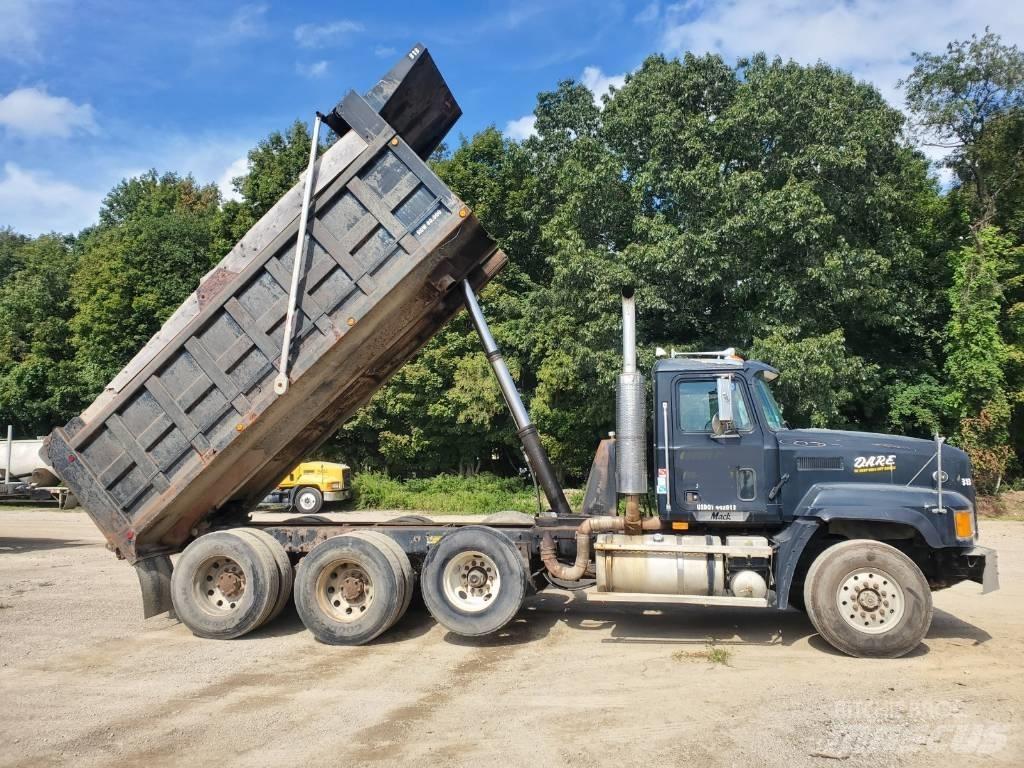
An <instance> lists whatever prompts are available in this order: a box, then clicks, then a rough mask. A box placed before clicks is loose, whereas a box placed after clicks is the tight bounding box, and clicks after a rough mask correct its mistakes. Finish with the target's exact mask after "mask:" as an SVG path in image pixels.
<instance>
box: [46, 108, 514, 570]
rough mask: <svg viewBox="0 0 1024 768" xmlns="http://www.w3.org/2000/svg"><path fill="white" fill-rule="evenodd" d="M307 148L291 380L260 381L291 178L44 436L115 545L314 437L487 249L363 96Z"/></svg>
mask: <svg viewBox="0 0 1024 768" xmlns="http://www.w3.org/2000/svg"><path fill="white" fill-rule="evenodd" d="M336 111H337V112H339V114H341V115H342V116H343V117H344V120H345V122H346V124H347V125H348V126H349V127H350V128H351V130H350V131H348V132H347V133H346V134H345V135H344V136H343V137H342V138H341V139H340V140H339V141H338V142H336V143H335V144H334V145H333V146H332V147H331V148H330V149H328V150H327V151H326V152H325V153H324V154H323V156H322V157H321V158H320V159H319V161H318V170H317V175H316V182H317V183H316V189H315V193H314V202H313V209H312V210H311V212H310V219H311V227H310V233H311V237H310V247H309V249H308V252H307V256H306V260H305V264H304V272H303V280H302V282H301V284H300V290H299V295H298V300H297V306H298V313H297V314H298V321H297V326H296V330H295V335H294V340H293V342H292V347H291V349H292V358H291V363H290V366H289V371H290V378H291V381H292V384H291V387H290V389H289V391H288V393H287V394H285V395H284V396H282V397H277V396H276V395H275V394H274V390H273V380H274V376H275V375H276V373H277V369H276V364H277V359H278V357H279V356H280V350H281V344H282V337H283V324H284V318H285V314H286V311H287V303H288V287H289V281H290V275H291V271H292V260H293V258H294V253H295V240H296V235H297V232H298V219H299V212H300V210H299V209H300V207H301V187H302V183H303V182H302V181H301V180H300V182H299V183H298V184H297V185H296V187H295V188H293V189H292V190H291V191H290V192H288V193H287V194H286V195H285V196H284V197H283V198H282V199H281V201H279V202H278V204H277V205H275V206H274V208H273V209H271V211H269V212H268V213H267V215H266V216H264V217H263V219H261V220H260V222H258V223H257V224H256V225H255V226H254V227H253V229H252V230H250V232H249V233H247V234H246V235H245V237H243V238H242V240H241V241H240V242H239V243H238V245H236V246H235V248H234V249H232V251H231V252H230V253H229V254H228V255H227V256H226V257H225V258H224V259H223V260H222V261H221V263H220V264H218V265H217V267H215V268H214V269H213V270H211V272H210V273H209V274H208V275H206V277H205V278H204V279H203V281H202V282H201V283H200V285H199V287H198V289H197V290H196V292H195V293H194V294H192V295H191V296H190V297H189V298H188V299H186V301H185V302H184V303H183V305H182V307H181V308H179V310H178V311H177V312H175V314H174V315H173V316H172V317H171V318H170V319H169V320H168V321H167V323H166V324H165V325H164V327H163V328H162V329H161V330H160V332H159V333H158V334H157V335H156V336H154V338H153V339H152V340H151V341H150V342H149V343H148V344H147V345H146V347H145V348H144V349H143V350H141V351H140V353H139V354H138V355H137V356H136V357H135V358H134V359H133V360H132V361H131V362H130V363H129V364H128V365H127V366H126V367H125V369H124V370H122V372H121V373H120V374H118V376H116V377H115V378H114V380H113V381H112V382H111V384H110V385H109V386H108V388H107V389H106V390H105V391H104V392H103V394H101V395H100V397H98V398H97V400H96V401H95V402H94V403H93V404H92V405H91V406H90V407H89V408H88V409H86V411H85V412H84V413H83V414H82V415H81V416H80V417H77V418H76V419H73V420H72V421H71V422H70V423H69V424H68V425H67V426H66V427H65V428H63V429H56V430H54V432H53V434H52V435H51V436H50V438H49V439H48V441H47V444H46V447H45V448H44V452H45V454H46V455H47V456H48V457H49V458H50V460H51V462H52V463H53V466H54V467H55V469H56V471H57V472H58V474H60V476H61V477H62V478H63V479H64V481H65V483H66V484H67V485H68V487H70V488H71V489H72V491H74V492H75V494H76V495H77V496H78V498H79V501H80V502H81V504H82V506H83V507H84V508H85V509H86V510H87V511H88V512H89V513H90V515H91V516H92V517H93V519H94V520H95V521H96V523H97V525H98V526H99V527H100V529H101V530H102V531H103V533H104V534H105V535H106V537H107V539H108V541H109V542H110V543H111V544H112V545H113V546H114V547H115V548H116V549H117V551H118V552H119V553H120V554H121V555H122V556H124V557H126V558H128V559H129V560H132V561H135V560H136V559H138V558H140V557H145V556H147V555H152V554H154V553H158V552H165V551H173V550H176V549H178V548H180V546H181V544H182V543H183V542H184V541H185V540H186V539H188V538H189V537H190V536H191V535H192V534H191V531H192V529H193V528H194V527H195V526H196V525H197V524H199V522H200V521H201V520H202V519H203V518H204V517H206V516H208V515H210V514H211V513H214V512H216V511H218V510H223V509H226V508H230V507H232V506H239V507H245V506H247V505H252V504H254V503H256V502H258V501H259V499H261V498H262V497H263V495H264V494H265V493H266V492H267V491H268V490H270V489H271V488H273V486H274V485H275V484H276V483H277V481H278V480H280V478H281V477H282V476H283V475H284V473H285V472H286V471H287V470H288V468H289V467H290V466H291V465H292V464H294V463H295V461H296V460H297V459H298V458H300V457H301V456H302V455H304V454H305V453H307V452H308V451H309V450H311V449H312V448H314V447H316V446H317V445H319V444H320V443H322V442H323V441H324V440H326V439H327V438H328V437H329V436H330V435H331V434H332V433H333V431H334V430H335V429H336V428H337V427H338V426H339V425H340V423H341V422H342V421H343V420H344V419H346V418H347V417H348V416H350V415H351V414H352V413H353V412H354V411H355V410H356V408H358V407H359V406H360V405H361V404H363V403H364V402H365V401H366V400H367V399H368V398H369V396H370V395H371V394H372V393H373V392H374V391H375V390H376V389H377V388H379V387H380V386H381V385H382V384H383V383H384V382H385V381H386V380H387V378H388V377H389V376H390V375H391V374H392V373H393V372H394V371H395V370H397V368H398V367H399V366H401V365H402V364H403V363H404V362H405V361H406V360H408V359H409V358H410V357H411V356H412V355H413V354H415V352H416V351H417V350H418V349H419V348H420V347H421V346H422V345H423V344H424V343H426V341H427V340H429V339H430V338H431V337H432V336H433V335H434V334H435V333H436V332H437V330H438V329H439V328H440V327H441V326H442V325H443V324H444V323H445V322H447V320H448V319H449V318H450V317H451V316H452V315H453V314H454V313H455V312H457V311H458V309H459V308H460V306H461V300H460V293H459V291H458V282H459V281H461V280H463V279H469V280H470V281H471V282H472V283H474V285H476V286H477V287H481V286H482V285H484V284H485V283H486V282H487V281H488V280H489V279H490V278H491V277H492V276H493V275H494V274H495V273H496V272H497V270H498V269H500V268H501V266H502V265H503V264H504V261H505V257H504V254H502V253H501V252H500V251H499V250H498V249H497V247H496V245H495V244H494V242H493V241H492V240H491V239H490V238H489V237H488V236H487V235H486V233H484V232H483V230H482V229H481V227H480V226H479V223H478V222H477V220H476V218H475V217H474V216H473V214H472V213H471V212H470V211H469V210H468V209H467V208H466V206H465V205H464V203H463V202H462V201H461V200H459V199H458V198H457V197H456V196H455V195H454V194H453V193H452V192H451V190H450V189H448V188H447V187H446V186H445V185H444V183H443V182H441V181H440V179H438V178H437V177H436V176H435V175H434V174H433V172H432V171H431V170H430V169H429V168H428V167H427V166H426V165H425V164H424V162H423V161H422V160H421V159H420V157H419V156H418V154H417V152H416V151H415V150H414V148H412V147H410V146H409V145H408V144H407V143H406V142H405V141H404V140H403V139H402V138H401V137H400V136H399V135H398V134H397V133H396V131H395V130H394V128H393V127H392V126H391V125H389V124H388V123H387V122H386V121H385V120H384V119H383V118H382V117H381V116H380V115H378V114H377V112H376V111H375V110H374V109H373V107H372V106H371V105H370V104H369V103H367V101H366V100H365V99H363V98H362V97H360V96H358V95H357V94H355V93H354V92H352V93H350V94H349V95H348V96H347V97H346V98H345V99H344V100H343V102H342V104H341V105H339V107H338V108H337V109H336Z"/></svg>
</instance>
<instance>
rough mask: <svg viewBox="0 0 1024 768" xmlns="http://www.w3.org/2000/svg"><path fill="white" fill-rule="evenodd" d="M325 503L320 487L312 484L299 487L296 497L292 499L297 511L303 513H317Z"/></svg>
mask: <svg viewBox="0 0 1024 768" xmlns="http://www.w3.org/2000/svg"><path fill="white" fill-rule="evenodd" d="M323 505H324V495H323V494H322V493H320V489H319V488H313V487H312V486H307V487H305V488H299V490H298V491H297V492H296V494H295V499H294V500H293V501H292V507H293V508H294V509H295V511H296V512H300V513H301V514H303V515H315V514H316V513H317V512H319V511H320V508H321V507H323Z"/></svg>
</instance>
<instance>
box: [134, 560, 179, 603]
mask: <svg viewBox="0 0 1024 768" xmlns="http://www.w3.org/2000/svg"><path fill="white" fill-rule="evenodd" d="M173 569H174V566H173V565H171V558H170V557H168V556H167V555H156V556H155V557H147V558H146V559H145V560H140V561H139V562H137V563H135V574H136V575H137V576H138V577H139V588H140V589H141V590H142V618H144V619H149V618H152V617H153V616H159V615H160V614H161V613H168V612H170V613H172V614H173V610H174V609H173V606H172V605H171V571H172V570H173Z"/></svg>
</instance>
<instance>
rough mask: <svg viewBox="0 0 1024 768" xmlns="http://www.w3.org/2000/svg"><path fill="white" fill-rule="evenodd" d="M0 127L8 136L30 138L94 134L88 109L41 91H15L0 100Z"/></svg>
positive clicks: (83, 105)
mask: <svg viewBox="0 0 1024 768" xmlns="http://www.w3.org/2000/svg"><path fill="white" fill-rule="evenodd" d="M0 125H2V126H3V127H4V128H6V129H7V131H8V132H10V133H13V134H18V135H22V136H27V137H30V138H31V137H44V136H57V137H59V138H67V137H68V136H70V135H71V134H72V133H76V132H79V131H85V132H87V133H95V132H96V120H95V116H94V114H93V108H92V106H91V105H89V104H75V103H74V102H73V101H71V99H68V98H65V97H64V96H51V95H50V94H48V93H47V92H46V89H45V88H19V89H17V90H15V91H11V92H10V93H8V94H7V95H6V96H3V97H0Z"/></svg>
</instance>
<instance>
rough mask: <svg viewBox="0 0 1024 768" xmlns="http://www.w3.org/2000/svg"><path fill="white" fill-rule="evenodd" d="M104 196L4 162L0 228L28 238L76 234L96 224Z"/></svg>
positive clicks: (0, 189)
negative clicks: (12, 228) (47, 234)
mask: <svg viewBox="0 0 1024 768" xmlns="http://www.w3.org/2000/svg"><path fill="white" fill-rule="evenodd" d="M104 194H105V192H104V191H100V190H93V189H86V188H83V187H80V186H77V185H75V184H71V183H69V182H66V181H61V180H59V179H54V178H53V177H52V176H50V175H49V174H47V173H45V172H41V171H30V170H24V169H22V168H21V167H20V166H18V165H16V164H15V163H12V162H7V163H4V167H3V174H2V175H0V211H3V213H2V214H0V215H2V217H3V220H2V221H0V226H4V225H10V226H13V227H14V228H15V229H16V230H17V231H18V232H22V233H24V234H28V235H38V234H42V233H45V232H78V231H79V230H80V229H82V228H83V227H87V226H89V225H90V224H93V223H95V222H96V219H97V214H98V212H99V209H100V203H101V202H102V200H103V196H104Z"/></svg>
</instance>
